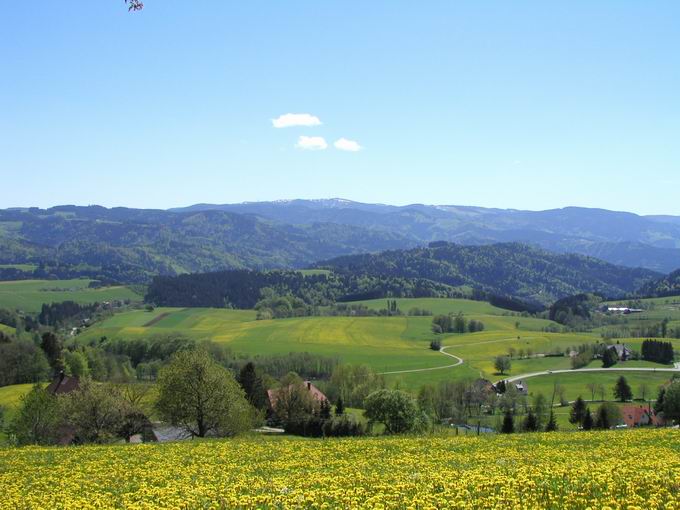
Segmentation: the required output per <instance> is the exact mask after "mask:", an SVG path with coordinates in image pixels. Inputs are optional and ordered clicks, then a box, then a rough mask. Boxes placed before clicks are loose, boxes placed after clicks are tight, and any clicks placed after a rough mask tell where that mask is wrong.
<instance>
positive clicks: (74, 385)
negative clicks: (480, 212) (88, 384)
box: [47, 372, 80, 395]
mask: <svg viewBox="0 0 680 510" xmlns="http://www.w3.org/2000/svg"><path fill="white" fill-rule="evenodd" d="M77 389H80V380H79V379H78V378H77V377H71V376H68V375H65V374H64V373H63V372H62V373H61V374H59V375H58V376H57V377H55V378H54V380H53V381H52V382H51V383H50V384H49V386H47V392H48V393H49V394H50V395H62V394H64V393H71V392H72V391H75V390H77Z"/></svg>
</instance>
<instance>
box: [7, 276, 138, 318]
mask: <svg viewBox="0 0 680 510" xmlns="http://www.w3.org/2000/svg"><path fill="white" fill-rule="evenodd" d="M91 281H92V280H86V279H82V280H81V279H78V280H19V281H8V282H0V308H6V309H9V310H15V309H19V310H23V311H24V312H29V313H30V312H38V311H40V307H41V306H42V304H43V303H57V302H60V301H75V302H77V303H80V304H85V303H94V302H100V303H101V302H102V301H110V300H113V299H119V300H126V299H130V300H132V301H141V299H142V296H140V295H139V294H136V293H135V292H133V291H132V290H130V289H129V288H127V287H122V286H120V287H102V288H100V289H91V288H88V285H89V284H90V282H91Z"/></svg>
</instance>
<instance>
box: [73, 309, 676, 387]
mask: <svg viewBox="0 0 680 510" xmlns="http://www.w3.org/2000/svg"><path fill="white" fill-rule="evenodd" d="M397 301H398V304H399V307H400V309H402V310H408V309H409V308H411V307H413V306H418V307H420V308H427V309H430V310H432V311H434V312H437V313H446V312H454V313H456V312H458V311H464V312H465V314H466V317H467V318H469V319H472V318H474V319H478V320H481V321H483V322H484V324H485V325H486V330H485V331H483V332H478V333H472V334H465V335H453V334H452V335H442V336H439V337H438V338H439V339H441V340H442V343H443V345H444V346H449V347H450V349H449V350H448V352H450V353H452V354H456V355H459V356H461V357H462V358H464V359H465V363H464V364H463V365H461V366H458V367H455V368H452V369H445V370H432V371H426V372H416V373H407V374H398V375H389V376H387V379H388V381H389V382H390V383H397V382H398V383H399V384H401V385H403V386H404V387H407V388H417V387H419V386H420V385H422V384H423V383H427V382H437V381H441V380H446V379H458V378H470V377H479V376H480V375H481V376H483V377H488V378H490V379H492V380H498V379H501V378H503V377H506V376H507V375H506V376H501V375H500V374H496V373H495V369H494V368H493V358H494V356H497V355H502V354H506V353H507V352H508V349H509V348H510V347H512V348H514V349H515V350H517V351H519V350H520V349H524V350H525V351H526V350H528V349H531V350H533V352H534V353H539V352H549V351H551V350H553V349H555V348H559V349H561V350H564V349H566V348H568V347H570V346H574V345H578V344H581V343H584V342H595V341H597V340H598V336H597V335H596V334H590V333H573V334H572V333H569V334H560V333H544V332H542V331H541V329H542V328H543V327H544V326H546V325H548V324H550V322H549V321H546V320H542V319H532V318H522V317H514V316H508V315H503V314H506V313H507V312H506V311H504V310H501V309H498V308H495V307H492V306H491V305H489V304H488V303H482V302H478V301H468V300H457V299H419V300H413V299H398V300H397ZM365 303H366V304H367V306H371V307H374V308H381V307H384V306H385V300H374V301H368V302H365ZM159 317H160V320H157V322H154V323H153V325H152V326H150V327H145V325H146V324H148V323H150V322H151V321H153V320H154V319H156V318H159ZM430 323H431V317H407V316H402V317H304V318H294V319H279V320H272V321H257V320H255V313H254V312H253V311H243V310H224V309H205V308H203V309H200V308H192V309H179V308H158V309H156V310H154V311H153V312H146V311H142V310H138V311H132V312H124V313H121V314H118V315H116V316H114V317H112V318H111V319H108V320H106V321H105V322H103V323H101V324H99V325H97V326H95V327H93V328H91V329H90V330H88V331H87V332H86V333H84V334H82V335H81V336H80V337H79V340H80V341H88V340H91V339H93V338H99V337H101V336H106V337H108V338H132V337H135V336H147V335H152V334H162V333H169V332H178V333H182V334H185V335H187V336H191V337H193V338H197V339H211V340H213V341H216V342H222V343H225V344H227V345H228V346H229V347H231V348H232V349H233V350H234V351H235V352H242V353H250V354H257V355H269V354H286V353H288V352H300V351H307V352H310V353H315V354H320V355H325V356H334V357H338V358H340V359H341V361H343V362H347V363H366V364H369V365H370V366H372V367H373V368H374V369H375V370H377V371H381V372H382V371H398V370H409V369H418V368H432V367H439V366H444V365H449V364H451V363H453V362H454V360H453V359H451V358H447V357H444V356H442V355H441V354H439V353H436V352H434V351H432V350H430V349H429V342H430V341H431V340H432V339H434V338H436V336H435V335H434V334H433V333H432V332H431V331H430ZM516 323H519V325H518V326H517V324H516ZM518 337H519V338H518ZM674 342H676V344H677V348H680V341H677V340H676V341H674ZM626 343H627V344H629V345H631V346H632V347H633V348H639V344H640V340H631V341H628V340H626ZM634 364H636V365H645V366H660V365H655V364H650V363H646V362H634ZM634 364H633V363H631V364H630V365H627V366H634ZM593 366H598V363H597V362H594V364H593ZM569 367H570V363H569V359H567V358H564V357H551V358H531V359H522V360H517V359H516V360H513V364H512V370H511V371H510V373H509V375H517V374H522V373H527V372H536V371H541V370H556V369H564V368H569Z"/></svg>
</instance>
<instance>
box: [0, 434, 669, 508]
mask: <svg viewBox="0 0 680 510" xmlns="http://www.w3.org/2000/svg"><path fill="white" fill-rule="evenodd" d="M614 445H615V450H614V449H613V447H614ZM585 451H587V452H588V453H587V455H584V452H585ZM529 452H531V455H528V453H529ZM641 452H644V455H641ZM0 486H1V487H2V488H3V497H2V498H0V509H12V510H14V509H42V508H59V509H76V508H77V509H95V508H99V509H101V508H123V507H124V508H139V509H142V508H161V509H162V508H168V509H169V508H187V509H194V508H213V509H219V508H243V509H255V508H264V509H274V508H317V509H323V508H374V509H378V508H380V509H385V508H403V509H411V508H412V509H416V508H419V509H426V508H459V509H472V508H489V509H503V510H505V509H507V508H515V509H525V508H526V509H534V508H543V509H554V510H557V509H565V510H569V509H605V508H608V509H624V508H625V509H641V508H646V509H658V510H661V509H665V510H669V509H677V508H678V505H680V441H678V432H677V431H675V430H641V431H637V430H636V431H614V432H611V431H610V432H583V433H578V434H574V433H559V432H558V433H534V434H522V435H514V436H500V435H498V436H480V437H475V436H468V437H466V436H457V437H454V436H426V437H380V438H354V439H326V440H316V439H312V440H309V439H306V440H305V439H297V438H288V437H286V438H262V437H244V438H238V439H230V440H219V441H218V440H206V441H189V442H180V443H165V444H143V445H117V446H82V447H77V448H49V447H47V448H46V447H27V448H20V449H0Z"/></svg>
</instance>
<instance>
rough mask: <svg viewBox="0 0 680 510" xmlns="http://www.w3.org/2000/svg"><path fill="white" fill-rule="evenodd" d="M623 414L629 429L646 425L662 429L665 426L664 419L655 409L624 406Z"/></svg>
mask: <svg viewBox="0 0 680 510" xmlns="http://www.w3.org/2000/svg"><path fill="white" fill-rule="evenodd" d="M621 414H622V415H623V421H624V423H625V424H626V426H627V427H643V426H645V425H651V426H654V427H660V426H662V425H663V419H662V418H661V417H660V416H658V415H657V414H656V413H655V412H654V409H648V408H646V407H643V406H623V407H622V408H621Z"/></svg>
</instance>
